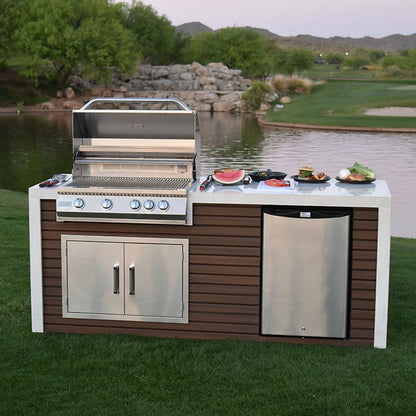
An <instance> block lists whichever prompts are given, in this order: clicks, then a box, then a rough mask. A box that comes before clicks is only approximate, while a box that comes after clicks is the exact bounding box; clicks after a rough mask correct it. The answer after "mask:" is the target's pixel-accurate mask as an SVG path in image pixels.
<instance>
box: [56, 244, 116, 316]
mask: <svg viewBox="0 0 416 416" xmlns="http://www.w3.org/2000/svg"><path fill="white" fill-rule="evenodd" d="M66 250H67V258H68V261H67V264H66V267H67V271H66V272H67V279H66V284H67V288H66V289H67V302H68V305H67V311H68V312H69V313H88V314H91V313H95V314H123V313H124V280H123V279H124V278H123V275H124V270H123V268H124V258H123V245H122V244H119V243H111V242H94V241H67V244H66ZM64 284H65V282H64ZM117 286H118V287H117ZM64 301H65V299H64Z"/></svg>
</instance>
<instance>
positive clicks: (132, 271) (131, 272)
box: [129, 266, 136, 295]
mask: <svg viewBox="0 0 416 416" xmlns="http://www.w3.org/2000/svg"><path fill="white" fill-rule="evenodd" d="M135 274H136V268H135V266H130V267H129V295H135V294H136V293H135V292H136V287H135V286H136V283H135Z"/></svg>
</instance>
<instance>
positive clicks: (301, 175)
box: [298, 170, 312, 178]
mask: <svg viewBox="0 0 416 416" xmlns="http://www.w3.org/2000/svg"><path fill="white" fill-rule="evenodd" d="M311 175H312V172H311V171H309V170H301V171H300V172H299V176H298V178H307V177H308V176H311Z"/></svg>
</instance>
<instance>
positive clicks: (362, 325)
mask: <svg viewBox="0 0 416 416" xmlns="http://www.w3.org/2000/svg"><path fill="white" fill-rule="evenodd" d="M351 327H352V328H354V329H372V330H373V329H374V322H373V321H371V320H368V319H352V320H351Z"/></svg>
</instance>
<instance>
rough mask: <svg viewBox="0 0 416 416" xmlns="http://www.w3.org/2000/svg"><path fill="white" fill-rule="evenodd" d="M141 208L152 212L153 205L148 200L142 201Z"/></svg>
mask: <svg viewBox="0 0 416 416" xmlns="http://www.w3.org/2000/svg"><path fill="white" fill-rule="evenodd" d="M143 206H144V209H147V210H148V211H152V210H153V209H154V208H155V203H154V202H153V201H152V200H151V199H148V200H147V201H144V203H143Z"/></svg>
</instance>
